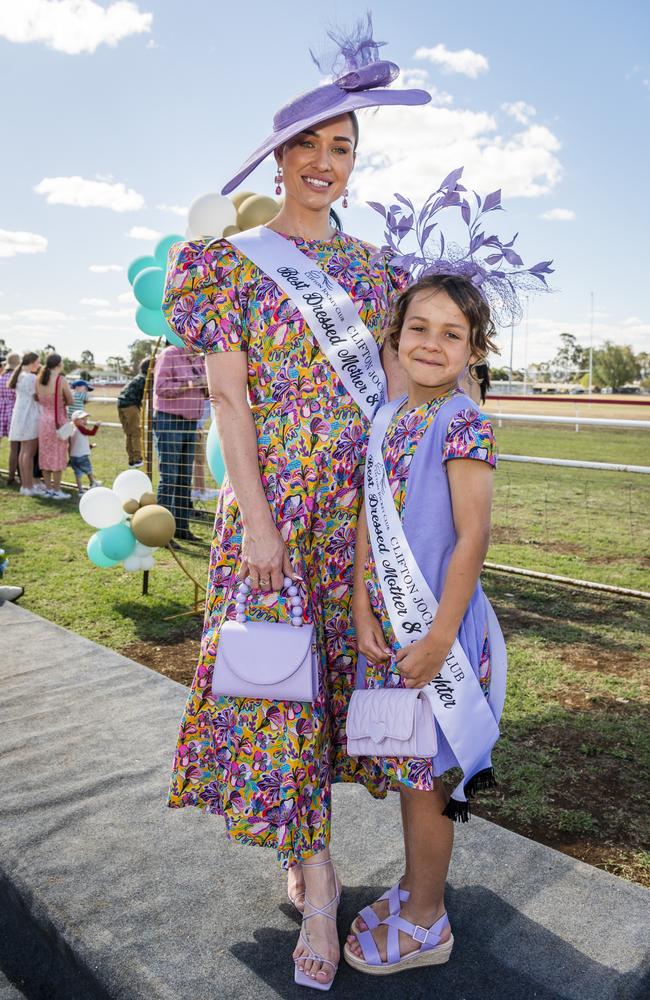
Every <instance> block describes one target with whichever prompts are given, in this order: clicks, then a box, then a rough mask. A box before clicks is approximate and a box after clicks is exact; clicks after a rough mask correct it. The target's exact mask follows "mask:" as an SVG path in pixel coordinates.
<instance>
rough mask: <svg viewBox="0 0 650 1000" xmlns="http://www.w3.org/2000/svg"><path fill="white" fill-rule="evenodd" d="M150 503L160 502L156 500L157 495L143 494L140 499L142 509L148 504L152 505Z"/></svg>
mask: <svg viewBox="0 0 650 1000" xmlns="http://www.w3.org/2000/svg"><path fill="white" fill-rule="evenodd" d="M150 503H158V501H157V500H156V494H155V493H143V494H142V496H141V497H140V506H141V507H146V506H147V504H150Z"/></svg>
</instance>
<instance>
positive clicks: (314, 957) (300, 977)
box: [294, 858, 341, 990]
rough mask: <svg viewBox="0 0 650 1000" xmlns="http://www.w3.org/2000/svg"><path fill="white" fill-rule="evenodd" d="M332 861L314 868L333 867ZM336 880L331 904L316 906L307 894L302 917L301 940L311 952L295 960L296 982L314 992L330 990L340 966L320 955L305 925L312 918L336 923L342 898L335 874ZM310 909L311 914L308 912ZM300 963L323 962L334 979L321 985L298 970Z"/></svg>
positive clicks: (315, 865)
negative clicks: (307, 933) (329, 967)
mask: <svg viewBox="0 0 650 1000" xmlns="http://www.w3.org/2000/svg"><path fill="white" fill-rule="evenodd" d="M331 864H332V859H331V858H328V860H327V861H314V862H313V863H312V867H314V868H320V867H321V866H322V865H331ZM334 877H335V879H336V892H335V894H334V896H332V898H331V899H330V901H329V903H326V904H325V906H322V907H321V906H314V904H313V903H312V902H311V900H310V899H309V896H307V895H306V894H305V910H304V912H303V915H302V927H301V928H300V940H301V941H302V943H303V944H304V946H305V947H306V948H307V949H308V950H309V954H308V955H302V956H301V957H300V958H294V963H295V972H294V980H295V982H296V983H297V985H298V986H310V987H311V988H312V989H313V990H329V989H330V987H331V985H332V983H333V982H334V977H335V976H336V970H337V969H338V967H339V965H338V962H330V960H329V958H323V956H322V955H318V954H317V953H316V952H315V951H314V949H313V948H312V946H311V945H310V943H309V940H308V939H307V937H306V936H305V934H304V926H305V923H306V922H307V921H308V920H309V919H310V917H316V916H321V917H327V919H328V920H333V921H334V923H336V911H337V909H338V905H339V900H340V898H341V886H340V884H339V880H338V878H337V876H336V873H334ZM332 906H333V907H334V913H330V912H329V911H330V907H332ZM308 909H309V912H308ZM298 962H323V963H324V964H325V965H331V967H332V969H333V970H334V972H333V973H332V978H331V979H330V981H329V982H328V983H320V982H319V981H318V979H312V978H311V976H308V975H307V973H306V972H301V971H300V969H299V968H298Z"/></svg>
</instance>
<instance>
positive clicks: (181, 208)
mask: <svg viewBox="0 0 650 1000" xmlns="http://www.w3.org/2000/svg"><path fill="white" fill-rule="evenodd" d="M156 208H157V209H158V210H159V211H161V212H171V214H172V215H179V216H181V217H182V218H183V219H186V218H187V213H188V212H189V206H188V205H156Z"/></svg>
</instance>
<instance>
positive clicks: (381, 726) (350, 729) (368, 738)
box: [347, 688, 438, 757]
mask: <svg viewBox="0 0 650 1000" xmlns="http://www.w3.org/2000/svg"><path fill="white" fill-rule="evenodd" d="M347 734H348V754H349V755H350V757H435V756H436V754H437V752H438V740H437V738H436V727H435V722H434V720H433V710H432V708H431V705H430V704H429V699H428V698H427V696H426V695H425V694H424V692H423V691H422V690H421V689H420V688H364V689H360V690H356V691H354V692H353V694H352V698H351V699H350V707H349V709H348V721H347Z"/></svg>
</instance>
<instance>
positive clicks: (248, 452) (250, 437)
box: [206, 351, 296, 591]
mask: <svg viewBox="0 0 650 1000" xmlns="http://www.w3.org/2000/svg"><path fill="white" fill-rule="evenodd" d="M206 372H207V378H208V387H209V390H210V402H211V403H212V407H213V410H214V415H215V420H216V423H217V430H218V432H219V440H220V442H221V449H222V451H223V458H224V462H225V465H226V469H227V470H228V478H229V480H230V482H231V483H232V487H233V490H234V491H235V496H236V498H237V503H238V505H239V510H240V513H241V519H242V525H243V535H242V552H241V569H240V573H239V576H240V578H241V579H244V578H245V577H246V576H249V575H250V577H251V580H252V584H253V586H254V587H258V586H259V581H260V579H265V580H270V584H268V585H266V586H264V587H263V588H262V589H263V590H265V591H269V590H281V589H282V583H283V580H284V577H285V576H289V577H295V576H296V574H295V572H294V569H293V567H292V565H291V560H290V558H289V553H288V552H287V550H286V547H285V544H284V542H283V540H282V536H281V535H280V532H279V531H278V529H277V526H276V523H275V518H274V516H273V513H272V511H271V509H270V507H269V504H268V501H267V499H266V496H265V493H264V488H263V486H262V482H261V479H260V468H259V461H258V455H257V432H256V430H255V423H254V421H253V414H252V413H251V409H250V407H249V405H248V397H247V387H248V356H247V354H246V352H245V351H215V352H213V353H211V354H208V355H207V356H206Z"/></svg>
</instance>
